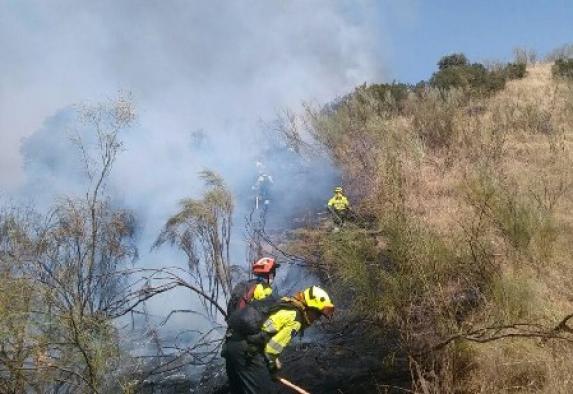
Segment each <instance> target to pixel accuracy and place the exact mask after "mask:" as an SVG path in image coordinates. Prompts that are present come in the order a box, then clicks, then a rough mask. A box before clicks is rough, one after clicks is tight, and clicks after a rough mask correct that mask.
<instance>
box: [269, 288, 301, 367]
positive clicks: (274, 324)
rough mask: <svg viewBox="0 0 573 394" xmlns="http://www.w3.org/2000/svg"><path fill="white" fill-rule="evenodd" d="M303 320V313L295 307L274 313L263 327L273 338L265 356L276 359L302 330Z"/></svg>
mask: <svg viewBox="0 0 573 394" xmlns="http://www.w3.org/2000/svg"><path fill="white" fill-rule="evenodd" d="M283 301H284V299H283ZM303 319H304V316H303V312H301V311H300V310H298V309H297V308H294V307H286V306H285V307H284V308H281V309H279V310H278V311H276V312H274V313H272V314H271V315H270V316H269V317H268V318H267V320H266V321H265V322H264V323H263V327H262V331H263V332H264V333H266V334H267V335H270V336H271V338H270V339H269V341H268V342H267V344H266V345H265V356H266V357H268V358H270V359H272V360H274V359H276V358H277V357H278V356H279V355H280V354H281V352H282V351H283V350H284V348H285V347H286V346H287V345H288V344H289V343H290V341H291V339H292V338H293V337H294V336H295V335H296V334H298V332H299V331H300V330H301V329H302V327H303Z"/></svg>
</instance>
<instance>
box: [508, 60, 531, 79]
mask: <svg viewBox="0 0 573 394" xmlns="http://www.w3.org/2000/svg"><path fill="white" fill-rule="evenodd" d="M525 69H526V65H525V63H508V64H507V65H506V66H505V67H504V68H503V75H504V77H505V78H506V79H521V78H523V77H525Z"/></svg>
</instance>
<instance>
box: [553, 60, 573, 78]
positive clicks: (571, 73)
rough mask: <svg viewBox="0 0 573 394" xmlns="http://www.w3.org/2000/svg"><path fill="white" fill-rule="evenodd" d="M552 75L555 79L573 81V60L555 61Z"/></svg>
mask: <svg viewBox="0 0 573 394" xmlns="http://www.w3.org/2000/svg"><path fill="white" fill-rule="evenodd" d="M551 73H552V74H553V78H565V79H573V58H571V59H557V60H555V64H554V65H553V66H552V67H551Z"/></svg>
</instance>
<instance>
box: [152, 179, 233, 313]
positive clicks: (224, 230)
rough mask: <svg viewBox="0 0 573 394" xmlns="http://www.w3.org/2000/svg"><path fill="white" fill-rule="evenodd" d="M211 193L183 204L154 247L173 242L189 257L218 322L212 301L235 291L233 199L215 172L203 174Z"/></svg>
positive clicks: (190, 267) (193, 273)
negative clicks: (232, 278) (233, 275)
mask: <svg viewBox="0 0 573 394" xmlns="http://www.w3.org/2000/svg"><path fill="white" fill-rule="evenodd" d="M201 178H202V179H203V181H204V182H205V186H206V187H207V190H206V191H205V192H204V193H203V195H202V197H201V198H200V199H192V198H187V199H185V200H183V201H181V204H180V206H181V209H180V211H179V212H177V213H176V214H175V215H173V216H172V217H171V218H169V220H167V223H166V224H165V226H164V228H163V230H162V231H161V233H160V234H159V236H158V238H157V240H156V241H155V244H154V247H159V246H161V245H163V244H164V243H166V242H167V243H169V244H171V245H174V246H176V247H178V248H179V249H180V250H182V251H183V252H184V253H185V255H186V256H187V263H188V267H189V273H190V274H191V275H192V277H193V279H194V281H195V282H196V283H197V285H198V286H199V289H200V291H201V292H202V293H204V294H206V295H209V298H210V299H208V298H205V297H204V296H202V297H200V299H201V301H202V302H203V305H204V306H205V308H206V309H207V310H208V311H209V313H210V316H211V317H212V318H213V319H214V318H215V317H216V315H217V313H218V311H219V310H218V309H217V308H216V307H215V304H214V303H213V302H212V300H218V299H219V297H220V296H223V297H224V298H225V299H227V298H228V296H229V293H230V291H231V263H230V250H229V244H230V242H231V225H232V216H233V199H232V196H231V193H230V192H229V190H228V189H227V187H226V186H225V184H224V182H223V179H222V178H221V177H220V176H219V175H217V174H215V173H214V172H212V171H208V170H205V171H203V172H201Z"/></svg>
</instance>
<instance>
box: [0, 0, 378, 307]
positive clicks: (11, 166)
mask: <svg viewBox="0 0 573 394" xmlns="http://www.w3.org/2000/svg"><path fill="white" fill-rule="evenodd" d="M376 4H377V2H375V1H373V0H372V1H359V2H351V1H331V0H315V1H303V0H293V1H281V0H276V1H269V0H250V1H222V0H210V1H191V0H171V1H159V0H146V1H142V0H123V1H117V0H100V1H87V0H86V1H78V0H52V1H49V2H48V1H44V0H21V1H11V0H0V49H1V50H2V61H0V136H1V145H0V190H4V191H8V192H11V193H13V194H16V195H18V194H19V195H20V196H24V197H28V198H32V199H34V200H35V201H37V203H38V204H42V203H46V202H49V201H51V200H52V199H53V197H54V196H56V195H59V194H66V193H77V192H79V191H80V190H81V183H80V179H81V174H79V172H78V171H76V169H75V167H74V166H75V165H76V164H74V163H77V151H76V150H75V148H74V147H73V145H71V144H69V143H68V142H67V132H68V131H69V129H70V128H71V127H73V122H72V121H71V120H70V116H69V113H70V109H69V106H70V105H72V104H74V103H78V102H83V101H91V102H94V101H98V100H101V99H104V98H106V97H114V96H115V95H116V93H117V91H119V90H124V91H130V92H131V93H132V94H133V97H134V99H135V102H136V106H137V109H138V122H137V125H136V127H134V128H133V129H132V130H130V131H129V132H128V133H126V134H125V135H124V141H125V146H126V148H127V151H126V152H124V153H122V155H121V156H120V158H119V160H118V161H117V163H116V166H115V168H114V172H113V178H112V180H111V183H110V188H109V190H110V191H111V192H112V194H113V196H114V198H115V199H116V200H117V201H119V202H121V204H122V205H125V206H127V207H130V208H132V209H134V210H135V211H136V213H137V216H138V219H139V220H140V221H141V223H142V236H141V242H140V249H141V252H142V256H143V261H142V263H143V264H148V265H156V264H166V263H167V265H171V264H169V263H170V262H165V261H161V262H160V261H158V260H159V259H164V258H166V257H165V256H169V255H171V258H173V254H168V253H167V252H166V253H165V254H164V255H151V256H148V255H147V253H146V252H147V250H148V248H149V246H150V244H151V242H152V240H153V238H154V237H155V236H156V235H157V234H158V232H159V229H160V227H161V225H162V224H163V223H164V221H165V220H166V218H167V217H168V216H169V215H170V214H172V213H174V211H175V210H176V209H177V206H176V204H177V201H179V200H180V199H181V198H183V197H187V196H197V195H198V194H199V193H200V190H201V183H200V182H199V180H198V178H197V172H198V171H200V170H202V169H203V168H210V169H213V170H215V171H217V172H219V173H220V174H221V175H223V176H224V178H225V179H226V181H227V182H228V184H229V185H230V186H231V188H232V190H233V192H234V193H235V195H236V196H237V199H238V201H237V203H238V205H239V212H240V213H239V215H238V217H237V220H236V222H238V223H236V224H237V225H238V226H241V224H242V223H240V220H241V215H242V214H243V213H244V211H245V208H244V206H245V204H247V203H245V201H244V200H241V198H243V197H245V194H244V193H243V192H244V191H245V190H246V189H248V186H249V185H250V184H251V183H252V181H253V180H254V177H255V175H256V168H255V165H254V164H255V160H257V159H260V158H261V154H262V151H261V145H262V138H263V137H262V135H263V134H264V133H263V131H264V130H261V126H260V124H261V122H260V121H261V120H263V121H269V120H271V119H272V118H273V117H274V114H275V111H277V110H278V109H281V108H284V107H290V108H295V109H296V108H298V107H299V106H300V104H301V102H302V101H303V100H313V101H316V102H322V103H324V102H327V101H330V100H332V99H334V98H336V97H337V96H339V95H341V94H345V93H347V92H348V91H349V90H351V89H352V88H353V87H354V86H355V85H357V84H360V83H363V82H365V81H379V80H381V79H382V76H383V75H382V71H383V68H382V66H383V53H384V52H383V48H382V47H381V45H380V44H379V42H380V37H381V36H382V33H383V31H382V27H381V26H380V25H381V24H380V20H379V18H377V17H376V12H377V11H378V10H377V5H376ZM201 135H204V136H205V138H204V141H198V140H197V136H201ZM23 138H25V142H24V144H23V145H22V144H21V140H22V139H23ZM264 160H265V164H266V165H267V166H268V168H269V169H270V171H271V173H272V175H273V177H274V178H275V180H276V182H277V184H278V185H279V190H280V191H281V192H284V193H292V194H293V195H294V196H296V198H292V199H287V200H288V201H290V203H289V204H290V205H295V204H296V203H297V202H298V201H300V200H302V199H304V198H309V199H317V198H323V197H324V198H326V197H327V195H328V193H329V192H330V188H331V186H332V183H333V176H334V175H335V173H334V172H333V170H332V168H330V167H329V165H328V163H325V162H323V161H317V162H316V163H312V165H311V166H310V167H309V168H308V171H307V173H306V174H304V175H301V174H300V173H291V172H290V170H289V166H288V160H289V158H288V157H282V158H281V157H279V156H278V155H277V156H276V157H273V156H272V155H271V156H265V157H264ZM301 177H302V178H304V179H299V178H301ZM286 180H288V181H289V183H292V184H295V185H298V188H299V189H298V190H295V189H292V188H288V187H285V185H286V184H287V182H286ZM281 182H282V183H281ZM281 184H282V185H283V186H282V187H280V185H281ZM303 192H304V193H303ZM290 208H292V206H288V207H282V208H281V211H282V213H283V214H285V215H286V213H287V212H288V211H289V210H290ZM235 233H236V234H237V236H238V237H239V238H240V228H239V229H236V230H235ZM235 244H236V245H237V246H236V248H237V250H239V249H240V248H241V247H242V246H241V243H240V239H235ZM160 256H161V257H160ZM175 256H176V255H175ZM240 257H242V256H238V258H240ZM182 302H184V301H182ZM174 307H177V306H174Z"/></svg>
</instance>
